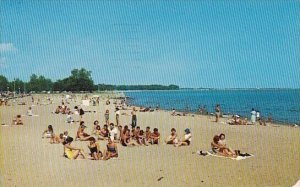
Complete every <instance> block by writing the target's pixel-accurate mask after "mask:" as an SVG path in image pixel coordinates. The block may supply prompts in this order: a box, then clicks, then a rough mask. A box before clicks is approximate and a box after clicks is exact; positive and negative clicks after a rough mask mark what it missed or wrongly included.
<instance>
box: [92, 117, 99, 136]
mask: <svg viewBox="0 0 300 187" xmlns="http://www.w3.org/2000/svg"><path fill="white" fill-rule="evenodd" d="M97 126H99V121H98V120H95V121H94V126H93V129H92V132H91V134H95V135H96V134H97ZM99 127H100V126H99Z"/></svg>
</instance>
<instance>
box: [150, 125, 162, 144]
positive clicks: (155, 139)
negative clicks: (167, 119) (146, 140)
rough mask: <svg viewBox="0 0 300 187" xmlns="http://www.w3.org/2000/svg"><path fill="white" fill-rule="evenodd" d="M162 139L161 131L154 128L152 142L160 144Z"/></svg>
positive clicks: (151, 136)
mask: <svg viewBox="0 0 300 187" xmlns="http://www.w3.org/2000/svg"><path fill="white" fill-rule="evenodd" d="M159 139H160V133H159V132H158V129H157V128H154V129H153V133H151V135H150V143H151V144H158V143H159Z"/></svg>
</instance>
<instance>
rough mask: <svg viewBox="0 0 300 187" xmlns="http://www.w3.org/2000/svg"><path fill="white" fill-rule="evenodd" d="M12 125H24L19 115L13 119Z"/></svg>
mask: <svg viewBox="0 0 300 187" xmlns="http://www.w3.org/2000/svg"><path fill="white" fill-rule="evenodd" d="M12 125H24V124H23V121H22V118H21V115H17V116H16V118H14V119H13V121H12Z"/></svg>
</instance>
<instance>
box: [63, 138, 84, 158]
mask: <svg viewBox="0 0 300 187" xmlns="http://www.w3.org/2000/svg"><path fill="white" fill-rule="evenodd" d="M72 142H73V138H72V137H68V138H67V139H66V140H65V141H64V142H63V145H64V156H65V157H66V158H68V159H71V160H73V159H78V158H83V159H85V158H86V157H85V155H84V152H83V150H82V149H79V148H76V147H72V146H71V143H72Z"/></svg>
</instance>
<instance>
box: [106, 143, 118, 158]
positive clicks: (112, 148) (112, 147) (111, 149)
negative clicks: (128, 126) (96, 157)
mask: <svg viewBox="0 0 300 187" xmlns="http://www.w3.org/2000/svg"><path fill="white" fill-rule="evenodd" d="M106 147H107V150H106V151H105V152H104V156H103V160H108V159H110V158H113V157H118V148H117V144H115V143H114V142H113V141H112V140H111V139H110V138H108V143H107V145H106Z"/></svg>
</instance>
